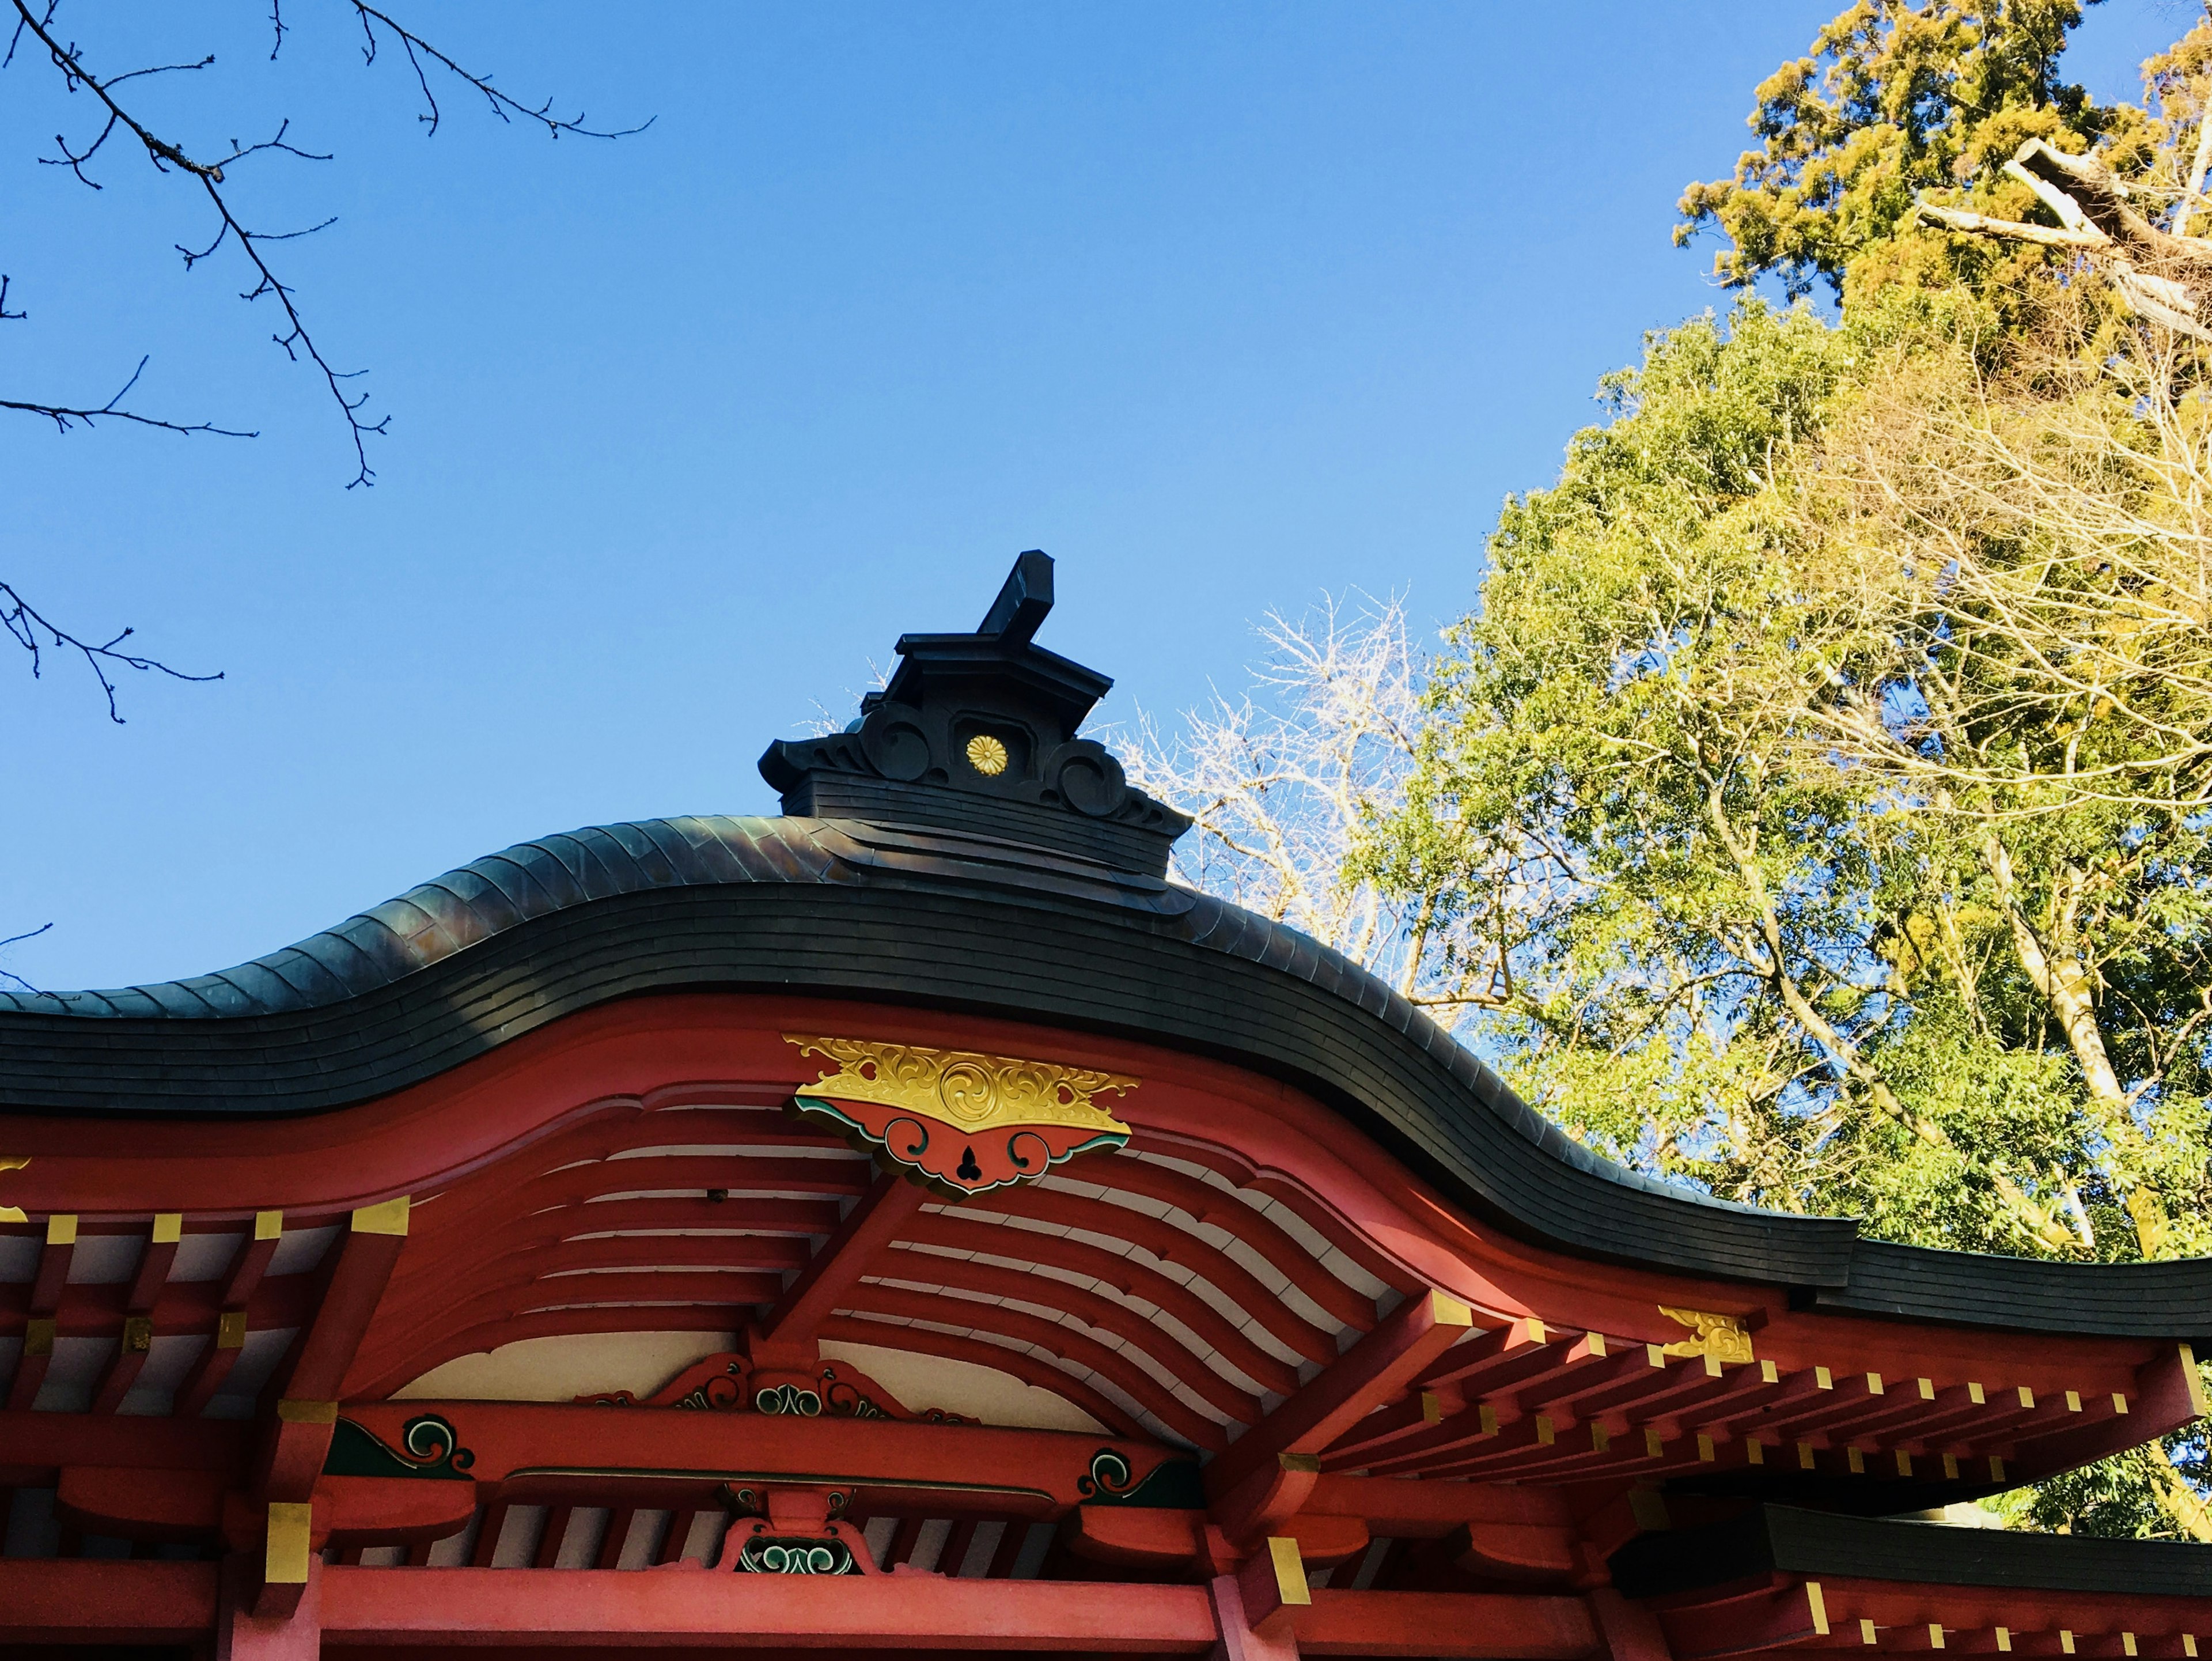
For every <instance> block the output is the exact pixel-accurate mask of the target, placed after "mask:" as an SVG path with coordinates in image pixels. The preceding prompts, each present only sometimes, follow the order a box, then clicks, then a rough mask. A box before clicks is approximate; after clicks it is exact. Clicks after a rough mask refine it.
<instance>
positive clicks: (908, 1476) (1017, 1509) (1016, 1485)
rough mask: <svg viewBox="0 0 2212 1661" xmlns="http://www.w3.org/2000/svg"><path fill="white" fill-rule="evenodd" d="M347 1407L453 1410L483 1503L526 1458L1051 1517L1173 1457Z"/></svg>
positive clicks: (898, 1433) (942, 1510) (950, 1438)
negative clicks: (1111, 1474) (1108, 1467)
mask: <svg viewBox="0 0 2212 1661" xmlns="http://www.w3.org/2000/svg"><path fill="white" fill-rule="evenodd" d="M339 1411H340V1412H341V1413H342V1414H343V1415H344V1416H345V1417H346V1418H347V1419H349V1420H351V1421H354V1422H355V1423H356V1424H358V1425H360V1426H361V1427H362V1428H363V1429H364V1430H366V1431H368V1433H369V1434H371V1435H372V1436H374V1437H375V1438H377V1439H379V1440H380V1441H381V1442H383V1443H384V1444H385V1445H386V1446H388V1447H394V1448H396V1447H398V1446H399V1445H400V1444H401V1439H402V1435H403V1431H404V1426H405V1425H406V1423H407V1422H408V1421H410V1420H411V1419H415V1418H417V1417H419V1416H421V1415H423V1414H436V1415H440V1416H441V1417H442V1418H444V1419H445V1420H446V1421H447V1422H448V1423H450V1424H451V1425H452V1426H453V1431H454V1434H455V1436H456V1438H457V1439H458V1440H459V1444H460V1445H461V1446H462V1447H464V1448H465V1449H467V1450H468V1451H469V1452H470V1454H471V1456H472V1457H471V1461H470V1463H469V1464H468V1467H467V1469H468V1473H469V1475H471V1476H472V1477H474V1478H475V1479H476V1481H477V1483H478V1485H479V1486H480V1487H481V1488H483V1490H484V1493H485V1497H486V1499H487V1500H488V1501H489V1500H495V1499H498V1498H501V1497H507V1498H513V1499H515V1500H518V1502H520V1501H522V1500H524V1496H523V1495H521V1494H516V1493H512V1492H510V1493H509V1494H507V1495H504V1496H502V1495H501V1492H500V1489H501V1484H503V1483H506V1482H508V1481H509V1480H510V1479H511V1478H512V1477H513V1474H514V1473H515V1472H517V1471H520V1470H529V1469H547V1470H556V1471H560V1472H562V1473H564V1475H563V1477H562V1479H561V1480H562V1481H563V1482H572V1486H573V1488H574V1490H575V1492H576V1496H577V1497H576V1498H575V1499H574V1500H573V1501H571V1502H570V1503H574V1504H579V1505H592V1504H608V1503H611V1501H610V1500H607V1499H604V1498H603V1499H598V1500H594V1499H592V1498H591V1497H589V1495H590V1494H592V1492H594V1491H611V1490H614V1489H617V1488H618V1487H619V1485H620V1483H621V1482H623V1481H625V1480H627V1479H628V1478H629V1477H644V1476H647V1475H650V1474H652V1473H655V1472H670V1473H674V1474H675V1475H677V1476H678V1477H679V1478H681V1479H684V1480H691V1481H696V1482H697V1483H699V1484H700V1485H702V1487H703V1488H705V1489H707V1490H708V1493H707V1494H703V1495H702V1500H703V1499H705V1498H709V1497H711V1489H712V1488H713V1487H714V1485H715V1484H717V1483H719V1482H722V1481H725V1480H732V1479H738V1478H742V1479H743V1480H744V1481H746V1482H750V1483H753V1484H755V1485H757V1484H758V1483H760V1482H773V1481H775V1479H776V1478H777V1477H778V1476H781V1477H783V1478H785V1479H786V1480H798V1481H803V1482H805V1483H807V1484H808V1485H810V1486H815V1485H824V1484H826V1485H829V1486H835V1487H846V1486H848V1485H849V1486H858V1487H865V1488H870V1489H872V1490H877V1491H878V1493H879V1494H883V1495H884V1496H887V1497H885V1498H884V1499H883V1500H881V1502H880V1503H881V1506H882V1508H883V1509H886V1510H896V1511H901V1512H907V1511H914V1512H919V1513H920V1514H921V1516H923V1517H961V1516H971V1515H972V1516H981V1517H1006V1516H1008V1515H1018V1516H1022V1517H1027V1518H1036V1519H1040V1520H1042V1519H1046V1518H1056V1517H1059V1516H1060V1515H1062V1514H1064V1513H1065V1512H1066V1511H1068V1510H1069V1509H1071V1508H1072V1507H1073V1506H1077V1505H1079V1504H1081V1503H1082V1502H1083V1500H1085V1498H1087V1497H1088V1496H1087V1495H1086V1494H1085V1492H1084V1490H1083V1488H1081V1487H1080V1486H1079V1484H1080V1483H1082V1482H1085V1481H1088V1480H1090V1478H1091V1462H1092V1460H1093V1457H1095V1456H1096V1455H1097V1453H1098V1452H1099V1451H1101V1450H1111V1451H1114V1452H1115V1453H1116V1454H1118V1455H1119V1456H1120V1457H1122V1458H1123V1459H1125V1460H1126V1461H1127V1463H1128V1466H1129V1480H1130V1481H1132V1482H1142V1481H1143V1480H1144V1479H1145V1478H1146V1477H1147V1476H1149V1475H1151V1474H1152V1471H1153V1470H1154V1469H1157V1468H1158V1465H1159V1464H1160V1463H1161V1462H1162V1461H1163V1460H1164V1459H1167V1458H1170V1457H1176V1455H1175V1454H1174V1453H1173V1451H1171V1450H1170V1449H1167V1448H1164V1447H1162V1446H1160V1445H1158V1444H1157V1443H1152V1442H1146V1441H1143V1440H1140V1439H1115V1438H1110V1437H1101V1436H1098V1435H1096V1434H1087V1433H1080V1432H1074V1431H1058V1430H1024V1429H1013V1428H1003V1427H993V1426H985V1425H937V1424H928V1423H926V1422H922V1421H909V1420H895V1419H842V1418H834V1419H833V1418H807V1417H803V1416H799V1415H770V1414H762V1413H749V1412H748V1413H682V1412H676V1411H673V1410H671V1409H661V1408H603V1407H588V1406H576V1405H573V1404H570V1403H566V1402H436V1401H405V1402H362V1403H349V1404H347V1405H346V1406H344V1407H343V1408H342V1409H339ZM40 1417H41V1418H44V1417H46V1415H40ZM98 1422H100V1423H104V1424H108V1425H116V1424H130V1423H145V1422H150V1421H128V1420H106V1421H98ZM207 1428H209V1429H210V1430H212V1429H214V1428H215V1427H214V1426H212V1425H210V1426H209V1427H207ZM226 1428H228V1427H226ZM87 1463H119V1462H118V1461H114V1460H100V1461H88V1462H87ZM525 1480H526V1481H527V1482H529V1483H530V1484H531V1485H532V1487H531V1490H530V1496H531V1497H530V1500H529V1502H531V1503H535V1499H536V1496H538V1494H541V1493H543V1494H546V1495H548V1496H549V1497H551V1498H553V1499H554V1500H556V1502H557V1501H558V1500H560V1499H561V1498H562V1494H565V1493H566V1492H567V1491H568V1490H566V1489H564V1490H562V1494H555V1493H554V1491H553V1490H554V1488H556V1486H558V1484H556V1482H555V1479H552V1478H550V1477H544V1476H531V1477H527V1478H526V1479H525ZM662 1486H663V1487H664V1488H665V1482H664V1483H663V1484H662ZM899 1495H905V1496H908V1497H909V1498H910V1500H911V1503H902V1502H899V1501H898V1500H897V1498H896V1496H899ZM635 1503H637V1504H640V1505H646V1506H665V1505H666V1504H668V1503H670V1502H669V1501H668V1500H665V1499H647V1500H638V1501H636V1502H635Z"/></svg>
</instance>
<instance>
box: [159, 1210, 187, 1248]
mask: <svg viewBox="0 0 2212 1661" xmlns="http://www.w3.org/2000/svg"><path fill="white" fill-rule="evenodd" d="M183 1238H185V1214H184V1213H183V1212H181V1211H157V1212H155V1214H154V1234H153V1241H154V1244H155V1245H174V1244H177V1242H178V1241H179V1240H181V1239H183Z"/></svg>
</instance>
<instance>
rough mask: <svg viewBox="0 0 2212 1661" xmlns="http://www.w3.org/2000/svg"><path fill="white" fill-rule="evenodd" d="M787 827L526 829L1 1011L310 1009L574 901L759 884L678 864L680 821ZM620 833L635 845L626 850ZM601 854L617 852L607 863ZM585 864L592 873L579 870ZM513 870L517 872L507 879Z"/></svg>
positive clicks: (2, 996)
mask: <svg viewBox="0 0 2212 1661" xmlns="http://www.w3.org/2000/svg"><path fill="white" fill-rule="evenodd" d="M787 823H789V821H787V820H781V819H771V818H738V817H735V816H732V815H728V814H719V813H718V814H707V815H700V816H687V817H685V818H674V819H641V820H636V821H634V822H629V823H625V824H611V825H599V824H594V825H586V826H584V827H582V828H581V829H580V830H575V831H560V832H557V833H556V834H555V835H552V836H550V837H533V838H532V839H531V840H530V841H527V842H519V843H513V845H511V846H509V847H507V848H502V849H500V850H499V851H498V852H496V853H493V854H486V855H483V857H481V858H479V859H474V860H471V861H469V862H468V863H467V864H466V865H460V866H456V867H453V869H452V870H450V871H446V872H441V873H439V874H438V875H437V876H435V877H433V878H431V879H429V881H428V882H422V883H417V884H416V885H415V886H414V887H412V888H410V889H409V890H408V891H406V892H405V893H404V894H395V895H394V896H393V897H392V898H390V899H388V900H384V901H381V902H380V903H379V904H375V905H372V906H370V907H369V908H368V910H365V911H356V912H355V913H354V914H353V916H349V917H348V918H347V919H345V921H344V922H339V923H334V924H332V925H331V927H330V928H324V929H319V930H317V931H316V932H315V933H314V934H310V935H308V936H307V938H306V939H305V940H295V941H294V942H293V943H292V944H291V945H289V946H279V947H278V948H277V949H276V951H274V952H264V953H263V954H262V955H261V956H260V957H258V958H248V959H246V962H244V963H241V964H233V965H232V966H231V967H230V968H228V969H222V970H216V971H215V972H214V973H212V974H208V975H194V976H191V977H188V978H185V979H183V980H176V981H153V982H149V983H146V984H144V985H142V986H126V987H105V988H99V989H87V990H85V991H82V992H21V991H15V992H10V991H6V990H0V1011H15V1012H16V1013H22V1014H40V1015H82V1016H86V1017H90V1018H94V1019H98V1018H103V1017H134V1016H135V1017H147V1016H156V1017H159V1016H167V1017H169V1018H171V1019H185V1020H190V1019H210V1018H221V1017H224V1016H229V1015H277V1014H289V1013H294V1012H295V1011H298V1010H303V1009H320V1008H324V1007H328V1006H330V1005H331V1004H337V1003H343V1002H344V1001H346V1000H347V999H348V998H354V997H359V996H360V995H362V993H364V992H373V991H375V990H376V989H379V988H380V987H384V986H388V985H390V984H391V983H392V982H394V981H396V980H398V979H399V978H401V977H403V976H406V975H411V974H413V973H414V972H415V971H416V970H421V969H428V967H429V966H430V965H431V964H435V963H437V962H439V961H440V960H441V959H442V958H449V957H451V956H453V954H454V953H455V952H462V951H465V950H466V949H467V948H468V947H470V946H476V945H479V944H481V943H482V942H483V941H484V940H489V939H490V938H491V937H492V936H493V935H494V934H502V933H504V932H505V931H506V930H507V929H509V928H519V927H520V926H521V925H522V924H523V923H526V922H533V921H535V920H536V919H537V918H539V917H543V916H550V914H552V913H553V912H556V911H561V910H567V909H568V907H570V906H572V905H584V904H589V903H590V902H591V901H592V900H597V899H609V898H611V897H614V896H615V895H617V894H631V893H636V892H638V891H641V890H643V889H647V888H664V887H675V886H680V885H685V884H690V883H696V882H731V881H736V882H744V881H750V880H757V878H755V877H753V876H752V875H751V874H750V873H749V872H748V871H747V869H746V867H745V866H744V862H743V861H742V860H739V859H736V858H732V860H731V861H730V862H729V863H728V864H726V866H725V867H723V868H724V870H726V871H729V872H732V873H738V874H732V875H724V874H721V873H720V872H713V871H709V870H708V869H707V868H706V861H704V860H702V861H699V862H698V863H696V864H695V865H694V866H693V868H692V869H691V870H690V871H686V870H684V869H682V868H680V867H678V866H677V864H676V863H675V861H672V860H671V859H670V858H669V856H668V855H667V853H666V852H665V850H664V849H662V848H661V846H660V845H659V842H658V841H657V840H656V838H655V837H654V832H655V831H665V832H667V833H668V834H669V836H670V837H671V839H673V840H679V841H683V842H691V841H692V838H691V837H690V836H688V835H686V829H687V828H688V827H698V829H699V831H701V832H702V833H703V834H702V836H701V837H700V840H701V842H703V843H708V844H711V845H712V846H713V847H714V848H716V849H727V848H728V845H729V843H731V842H732V841H750V840H753V839H756V838H757V837H759V836H760V835H761V834H762V832H763V831H767V830H769V828H770V827H774V826H778V825H781V824H787ZM625 832H627V833H629V835H630V836H631V837H635V839H636V840H637V841H638V842H641V843H643V844H644V846H643V847H642V848H641V849H632V848H630V847H629V846H627V845H626V844H625V843H624V840H623V833H625ZM550 843H568V844H569V845H570V846H571V847H573V848H574V849H575V860H576V867H575V868H572V867H570V866H569V865H568V861H564V860H563V859H562V857H561V855H559V854H558V853H556V851H555V850H554V849H553V848H552V847H550V846H548V844H550ZM693 845H694V847H695V848H696V847H697V846H698V845H699V844H698V843H694V844H693ZM611 854H612V855H616V857H615V858H612V859H611V858H610V857H609V855H611ZM532 855H535V856H536V857H535V858H532ZM656 863H657V864H658V866H659V869H658V870H656V869H654V865H655V864H656ZM548 867H550V869H549V868H548ZM594 868H596V869H597V871H598V872H599V880H598V881H593V880H592V879H591V876H590V874H588V873H591V872H592V871H593V869H594ZM556 872H557V873H560V875H559V876H558V877H556V875H555V873H556ZM515 873H520V875H521V876H522V877H523V878H525V879H526V881H524V882H517V881H516V880H515ZM502 879H504V880H502ZM563 879H565V880H563ZM563 890H565V892H564V891H563ZM288 970H289V972H287V971H288Z"/></svg>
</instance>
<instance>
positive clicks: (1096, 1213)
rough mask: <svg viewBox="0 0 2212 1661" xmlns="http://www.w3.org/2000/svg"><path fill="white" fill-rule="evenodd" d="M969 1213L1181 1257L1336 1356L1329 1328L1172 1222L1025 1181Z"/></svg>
mask: <svg viewBox="0 0 2212 1661" xmlns="http://www.w3.org/2000/svg"><path fill="white" fill-rule="evenodd" d="M959 1214H963V1215H966V1214H997V1215H1000V1216H1006V1217H1020V1218H1024V1219H1026V1220H1033V1221H1036V1222H1042V1223H1052V1224H1056V1225H1058V1226H1061V1227H1064V1228H1081V1229H1084V1230H1086V1231H1088V1232H1091V1233H1096V1234H1102V1235H1104V1236H1105V1237H1106V1238H1109V1239H1117V1240H1127V1242H1128V1243H1129V1244H1132V1245H1134V1246H1140V1247H1142V1248H1143V1249H1144V1250H1146V1251H1148V1252H1150V1253H1151V1254H1152V1256H1155V1257H1158V1258H1160V1259H1161V1260H1163V1261H1164V1262H1172V1263H1179V1264H1181V1265H1182V1267H1183V1268H1185V1269H1189V1270H1190V1271H1191V1272H1192V1273H1194V1274H1195V1275H1200V1277H1202V1278H1203V1279H1204V1280H1205V1281H1206V1282H1207V1283H1208V1284H1210V1285H1211V1286H1212V1287H1213V1288H1214V1289H1215V1290H1216V1291H1218V1292H1219V1293H1221V1294H1222V1295H1223V1296H1224V1297H1225V1298H1226V1299H1228V1300H1229V1303H1230V1304H1231V1306H1232V1307H1234V1308H1237V1309H1241V1310H1243V1311H1246V1312H1247V1313H1248V1314H1249V1315H1250V1316H1252V1317H1253V1318H1254V1319H1255V1320H1257V1321H1258V1322H1259V1323H1261V1325H1262V1326H1264V1327H1265V1328H1267V1331H1268V1333H1269V1334H1270V1335H1272V1336H1273V1337H1274V1338H1275V1339H1276V1340H1278V1341H1279V1342H1281V1343H1283V1344H1284V1345H1285V1346H1287V1347H1288V1348H1291V1349H1292V1350H1294V1351H1296V1352H1297V1354H1300V1355H1303V1356H1304V1357H1305V1358H1306V1359H1307V1360H1310V1361H1319V1362H1322V1363H1323V1364H1326V1363H1328V1362H1330V1361H1333V1360H1335V1359H1336V1353H1337V1352H1336V1339H1335V1335H1334V1334H1333V1333H1327V1332H1323V1331H1322V1329H1320V1328H1319V1327H1317V1326H1316V1325H1314V1324H1313V1323H1311V1322H1310V1321H1308V1320H1306V1319H1305V1318H1304V1317H1302V1316H1299V1315H1297V1313H1295V1312H1294V1311H1291V1310H1290V1309H1289V1308H1288V1307H1286V1306H1285V1305H1284V1303H1283V1300H1282V1299H1279V1298H1278V1297H1276V1296H1275V1294H1274V1293H1273V1292H1271V1291H1269V1290H1268V1289H1267V1287H1265V1286H1263V1285H1262V1284H1261V1282H1260V1281H1259V1279H1258V1277H1257V1276H1255V1275H1253V1274H1252V1273H1251V1272H1250V1271H1249V1270H1248V1269H1245V1268H1243V1265H1241V1264H1239V1263H1238V1262H1237V1261H1236V1260H1235V1259H1234V1258H1232V1257H1231V1256H1229V1254H1228V1253H1226V1252H1225V1251H1222V1250H1218V1249H1217V1248H1215V1247H1214V1246H1212V1245H1210V1244H1207V1243H1206V1241H1205V1240H1203V1239H1202V1238H1200V1237H1199V1236H1197V1235H1195V1234H1192V1233H1190V1232H1188V1231H1187V1230H1184V1229H1180V1228H1177V1227H1176V1226H1175V1225H1173V1224H1172V1223H1166V1222H1162V1221H1161V1220H1159V1219H1158V1218H1156V1217H1151V1216H1147V1215H1146V1214H1144V1213H1142V1212H1138V1211H1133V1210H1130V1209H1129V1208H1127V1207H1126V1206H1115V1205H1109V1204H1107V1203H1106V1202H1103V1201H1098V1200H1087V1199H1084V1198H1082V1197H1080V1196H1076V1195H1072V1194H1066V1193H1055V1192H1053V1191H1052V1190H1050V1189H1038V1188H1034V1187H1029V1186H1024V1187H1020V1188H1002V1189H996V1190H994V1191H993V1192H992V1193H989V1194H985V1195H981V1196H978V1197H976V1198H975V1199H973V1200H969V1201H968V1202H966V1203H965V1204H963V1205H962V1206H961V1207H960V1208H959Z"/></svg>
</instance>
